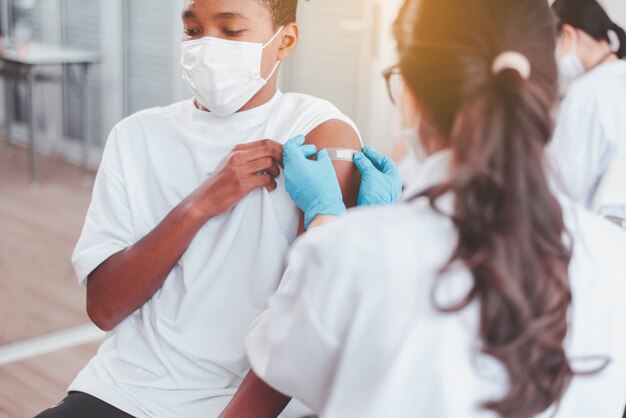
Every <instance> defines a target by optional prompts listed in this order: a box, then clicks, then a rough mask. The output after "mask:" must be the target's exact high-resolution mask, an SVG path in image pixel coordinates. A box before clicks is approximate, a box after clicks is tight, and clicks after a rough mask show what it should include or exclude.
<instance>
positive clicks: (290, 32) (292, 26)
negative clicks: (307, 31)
mask: <svg viewBox="0 0 626 418" xmlns="http://www.w3.org/2000/svg"><path fill="white" fill-rule="evenodd" d="M299 35H300V30H299V28H298V25H297V24H296V23H289V24H288V25H286V26H285V27H284V29H283V36H282V42H281V44H280V48H279V49H278V59H279V60H281V61H284V60H285V59H287V57H289V56H290V55H291V54H292V53H293V51H295V49H296V46H297V45H298V36H299Z"/></svg>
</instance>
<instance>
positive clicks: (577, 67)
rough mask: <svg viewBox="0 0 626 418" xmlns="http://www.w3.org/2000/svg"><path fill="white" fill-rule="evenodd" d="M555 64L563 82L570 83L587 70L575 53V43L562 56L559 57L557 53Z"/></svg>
mask: <svg viewBox="0 0 626 418" xmlns="http://www.w3.org/2000/svg"><path fill="white" fill-rule="evenodd" d="M557 64H558V66H559V74H560V76H561V79H562V81H564V82H565V83H571V82H572V81H574V80H576V79H577V78H578V77H580V76H582V75H583V74H585V72H586V71H587V70H585V66H584V65H583V63H582V61H581V60H580V58H579V57H578V54H577V53H576V44H575V43H574V45H573V46H572V48H571V49H570V51H569V52H568V53H567V54H565V55H564V56H562V57H559V56H558V53H557Z"/></svg>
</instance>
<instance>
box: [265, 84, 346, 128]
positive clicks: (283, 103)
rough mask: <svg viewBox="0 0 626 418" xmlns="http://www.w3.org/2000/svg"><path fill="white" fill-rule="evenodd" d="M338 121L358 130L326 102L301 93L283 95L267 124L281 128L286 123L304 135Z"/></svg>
mask: <svg viewBox="0 0 626 418" xmlns="http://www.w3.org/2000/svg"><path fill="white" fill-rule="evenodd" d="M330 120H340V121H342V122H345V123H347V124H348V125H350V126H351V127H352V128H353V129H354V130H355V131H357V132H358V129H357V127H356V125H355V124H354V122H353V121H352V119H351V118H350V117H349V116H347V115H346V114H344V113H343V112H342V111H341V110H340V109H339V108H337V106H335V105H334V104H332V103H331V102H329V101H328V100H325V99H321V98H319V97H315V96H311V95H308V94H303V93H283V94H282V95H281V96H280V98H279V99H278V101H277V103H276V105H275V106H274V108H273V111H272V116H271V117H270V120H269V122H268V124H269V125H270V126H273V125H276V126H281V125H284V124H285V123H286V122H287V125H289V126H290V127H291V128H293V129H295V130H297V131H298V134H303V135H306V134H308V133H309V132H310V131H311V130H313V129H315V128H316V127H317V126H319V125H320V124H322V123H324V122H327V121H330Z"/></svg>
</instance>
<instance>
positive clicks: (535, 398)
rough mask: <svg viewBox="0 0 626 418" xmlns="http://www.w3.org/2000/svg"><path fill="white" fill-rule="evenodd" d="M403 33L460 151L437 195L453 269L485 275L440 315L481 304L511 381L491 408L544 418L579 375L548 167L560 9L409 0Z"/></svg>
mask: <svg viewBox="0 0 626 418" xmlns="http://www.w3.org/2000/svg"><path fill="white" fill-rule="evenodd" d="M395 35H396V39H397V40H398V49H399V55H400V68H401V71H402V75H403V77H404V79H405V80H406V82H407V85H408V87H409V88H410V89H411V91H412V92H413V93H414V95H415V97H416V98H417V100H418V102H419V103H420V105H421V106H422V107H423V109H424V122H423V123H426V124H427V125H429V126H427V128H429V130H431V131H434V132H436V136H437V141H439V142H442V143H443V144H442V145H444V146H446V147H448V148H449V149H451V150H452V152H453V155H454V158H453V167H452V172H451V178H450V180H449V181H448V182H447V183H446V184H443V185H441V186H440V187H437V188H434V189H432V190H431V191H430V193H429V196H428V197H429V198H430V200H431V204H432V206H433V207H434V208H435V209H437V207H438V206H439V198H440V197H442V196H444V195H448V194H452V195H453V196H454V197H455V200H454V201H455V207H454V212H453V214H452V215H451V219H452V222H453V224H454V225H455V227H456V229H457V231H458V235H459V241H458V245H457V247H456V250H455V251H454V253H453V255H452V258H451V260H450V264H449V266H448V267H450V266H452V265H454V264H456V263H457V262H461V263H463V264H464V265H465V266H466V267H467V268H468V270H469V271H470V273H471V274H472V276H473V278H474V284H473V287H472V289H471V291H470V292H469V294H468V295H467V297H466V298H464V299H463V300H462V301H460V302H459V303H458V304H456V305H454V306H439V305H438V306H437V307H438V309H440V310H442V311H444V312H457V311H459V310H462V309H464V308H465V307H467V306H468V305H469V304H470V303H471V302H473V301H478V302H480V317H479V321H480V333H479V336H480V338H481V340H482V349H483V352H484V353H485V354H487V355H490V356H492V357H494V358H495V359H497V360H498V361H500V362H501V363H502V364H503V366H504V367H505V369H506V370H507V372H508V375H509V382H510V387H509V391H508V393H506V395H505V396H504V397H503V398H501V399H491V400H485V403H484V405H483V407H484V408H485V409H487V410H490V411H493V412H494V413H496V414H497V415H499V416H500V417H505V418H530V417H534V416H536V415H539V414H540V413H542V412H544V411H545V410H547V409H548V408H549V407H550V406H551V405H553V404H554V403H558V402H559V400H560V399H561V398H562V396H563V394H564V392H565V390H566V389H567V387H568V384H569V382H570V381H571V379H572V377H573V375H574V373H573V371H572V369H571V367H570V363H569V361H568V359H567V357H566V353H565V350H564V347H563V344H564V341H565V336H566V334H567V331H568V310H569V308H570V305H571V301H572V295H571V291H570V285H569V277H568V268H569V263H570V261H571V254H572V252H571V248H570V246H569V243H568V242H567V231H566V227H565V223H564V220H563V213H562V210H561V207H560V205H559V203H558V201H557V200H556V198H555V197H554V195H553V194H552V193H551V190H550V188H549V185H548V178H547V174H546V172H545V170H544V168H545V163H546V161H545V157H544V147H545V145H546V144H547V142H548V141H549V139H550V137H551V135H552V131H553V121H552V117H551V114H552V112H553V110H554V109H555V107H556V103H557V99H558V87H557V86H558V82H557V67H556V62H555V57H554V51H555V49H556V36H555V35H556V33H555V28H554V22H553V18H552V15H551V13H550V10H549V6H548V4H547V2H546V1H545V0H524V1H520V0H472V1H467V0H406V1H405V4H404V6H403V9H402V11H401V13H400V15H399V17H398V19H397V21H396V24H395ZM505 52H512V53H513V55H516V56H517V57H518V58H519V57H521V58H522V63H526V64H528V63H530V67H531V69H530V73H528V72H527V71H522V70H516V69H512V68H509V67H507V66H504V68H503V69H502V68H499V69H498V70H497V71H494V69H493V67H494V66H493V64H494V60H496V58H498V57H500V56H502V54H503V53H505ZM509 55H511V54H509ZM524 57H525V58H524ZM526 60H527V61H526ZM513 67H515V66H513ZM522 67H523V66H522ZM442 213H443V212H442ZM441 280H445V276H444V275H442V276H441V277H440V278H439V281H441ZM437 289H438V286H437V283H435V284H434V285H433V295H434V296H433V303H435V304H436V299H437V298H436V292H437Z"/></svg>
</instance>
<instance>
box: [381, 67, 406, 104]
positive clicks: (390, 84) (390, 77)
mask: <svg viewBox="0 0 626 418" xmlns="http://www.w3.org/2000/svg"><path fill="white" fill-rule="evenodd" d="M383 77H384V78H385V83H387V93H388V94H389V98H390V99H391V103H393V104H394V105H397V104H398V103H400V99H401V97H402V93H403V92H404V79H403V78H402V72H401V71H400V66H399V65H397V64H396V65H394V66H393V67H390V68H388V69H386V70H385V71H383Z"/></svg>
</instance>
